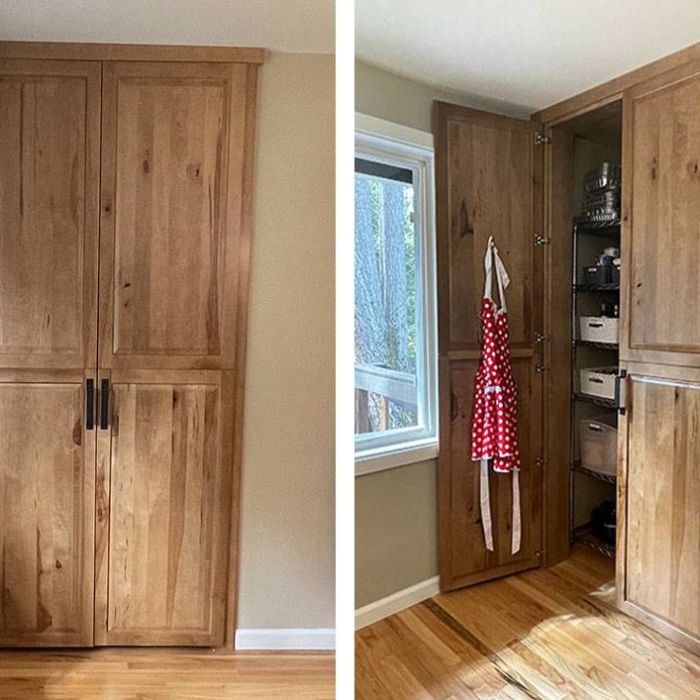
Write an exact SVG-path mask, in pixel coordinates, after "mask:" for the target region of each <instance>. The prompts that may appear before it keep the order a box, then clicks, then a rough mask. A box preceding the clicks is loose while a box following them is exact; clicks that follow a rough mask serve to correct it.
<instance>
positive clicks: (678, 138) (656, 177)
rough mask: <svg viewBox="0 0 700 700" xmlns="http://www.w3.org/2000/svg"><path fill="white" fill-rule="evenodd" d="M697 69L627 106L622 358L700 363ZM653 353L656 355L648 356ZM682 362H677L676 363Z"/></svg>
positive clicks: (699, 84) (699, 76) (699, 75)
mask: <svg viewBox="0 0 700 700" xmlns="http://www.w3.org/2000/svg"><path fill="white" fill-rule="evenodd" d="M698 103H700V71H697V72H695V73H693V74H691V75H688V76H686V77H685V79H683V80H681V81H677V82H673V83H672V84H670V85H668V86H665V87H662V88H659V89H646V88H640V90H639V92H638V94H637V93H635V94H632V95H630V96H629V97H628V99H627V102H626V110H627V111H628V112H629V119H628V120H627V123H626V127H627V128H628V130H629V131H630V133H629V134H627V137H628V150H627V153H626V160H625V177H626V178H630V181H631V191H630V192H629V197H630V199H629V200H628V201H629V202H630V203H631V209H632V211H631V230H630V231H629V232H628V238H629V240H630V242H631V252H630V258H629V275H630V278H629V287H628V293H629V321H628V322H629V325H628V332H629V337H628V338H627V340H628V346H627V347H626V348H624V349H623V352H624V353H625V357H626V358H627V359H635V360H639V361H642V360H647V361H648V360H652V361H654V360H655V361H658V362H669V363H671V364H686V361H685V360H683V359H682V358H678V357H674V355H673V354H674V353H686V354H691V355H693V356H694V357H692V359H691V360H690V362H691V363H693V364H698V363H700V355H699V353H700V306H699V305H698V304H694V303H685V300H690V299H694V298H697V296H698V294H700V282H699V280H698V274H697V270H698V266H699V265H700V245H699V244H698V239H699V237H700V223H699V222H700V118H699V114H698V109H697V105H698ZM649 351H652V352H654V353H655V355H653V356H650V355H648V354H647V353H648V352H649ZM679 360H680V361H679Z"/></svg>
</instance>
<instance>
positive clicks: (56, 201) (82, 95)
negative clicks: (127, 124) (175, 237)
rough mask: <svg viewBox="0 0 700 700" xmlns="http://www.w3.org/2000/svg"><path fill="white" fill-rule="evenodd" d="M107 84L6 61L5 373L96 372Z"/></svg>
mask: <svg viewBox="0 0 700 700" xmlns="http://www.w3.org/2000/svg"><path fill="white" fill-rule="evenodd" d="M100 81H101V68H100V65H99V64H96V63H87V62H85V63H80V62H74V61H18V60H0V164H1V167H0V367H24V368H30V367H33V368H37V369H40V368H46V369H50V368H75V369H78V368H85V367H94V366H95V361H96V329H97V313H96V311H97V303H96V297H97V294H96V284H97V238H98V182H99V162H100V152H99V149H100V136H99V134H100Z"/></svg>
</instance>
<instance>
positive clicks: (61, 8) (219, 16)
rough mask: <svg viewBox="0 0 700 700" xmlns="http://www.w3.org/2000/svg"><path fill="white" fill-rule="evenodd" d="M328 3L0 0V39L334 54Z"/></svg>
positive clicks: (283, 0) (301, 0)
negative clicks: (176, 45) (261, 49)
mask: <svg viewBox="0 0 700 700" xmlns="http://www.w3.org/2000/svg"><path fill="white" fill-rule="evenodd" d="M334 7H335V3H334V2H333V0H192V1H191V2H182V1H179V2H172V1H171V0H0V40H3V39H4V40H12V41H79V42H106V43H126V44H195V45H211V46H261V47H264V48H268V49H272V50H275V51H288V52H291V53H333V52H334V50H335V32H334V24H335V17H334Z"/></svg>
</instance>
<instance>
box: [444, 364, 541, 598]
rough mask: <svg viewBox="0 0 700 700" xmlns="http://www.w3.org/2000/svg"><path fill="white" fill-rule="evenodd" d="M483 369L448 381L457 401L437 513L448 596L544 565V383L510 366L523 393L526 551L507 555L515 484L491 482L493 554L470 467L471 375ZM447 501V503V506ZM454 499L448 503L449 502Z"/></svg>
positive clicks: (475, 471) (461, 370) (467, 367)
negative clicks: (440, 513)
mask: <svg viewBox="0 0 700 700" xmlns="http://www.w3.org/2000/svg"><path fill="white" fill-rule="evenodd" d="M477 367H478V361H476V360H472V361H463V362H455V361H453V362H452V363H451V371H450V375H449V382H450V385H449V386H450V390H451V394H452V399H451V408H450V416H449V418H448V421H449V435H450V437H449V443H447V444H444V443H443V448H442V450H441V454H442V452H449V460H445V459H442V461H441V473H440V480H441V488H440V499H441V503H440V508H441V509H444V510H445V512H448V513H449V516H450V517H449V521H448V522H447V523H445V524H444V525H446V527H444V529H443V530H442V532H441V537H442V538H444V542H443V543H442V544H441V546H442V547H444V549H445V552H447V553H448V554H447V556H446V557H445V559H444V560H443V562H442V563H443V566H444V568H441V572H440V574H441V585H442V588H443V590H447V589H450V588H456V587H458V586H461V585H466V584H469V583H476V582H478V581H481V580H486V579H487V578H493V577H495V576H499V575H504V574H506V573H512V572H513V571H516V570H522V569H526V568H530V567H533V566H538V565H539V563H540V557H539V554H540V553H539V550H540V549H541V543H542V467H541V466H538V465H537V464H536V459H537V457H538V456H539V455H540V454H541V449H542V444H541V435H542V434H541V421H542V414H541V401H542V377H541V375H539V374H537V373H535V371H534V369H533V368H532V359H531V358H522V359H515V360H514V361H513V376H514V379H515V383H516V386H517V387H518V392H519V403H518V431H519V436H520V449H521V452H520V456H521V461H522V470H521V473H520V489H521V508H522V523H523V534H522V547H521V549H520V552H518V553H517V554H515V555H512V554H511V553H510V546H511V532H512V530H511V526H512V492H511V489H512V478H511V477H510V475H505V474H496V473H494V472H491V474H490V489H491V514H492V519H493V530H494V548H495V551H493V552H489V551H488V550H487V549H486V547H485V545H484V535H483V530H482V525H481V513H480V508H479V465H478V463H475V462H472V460H471V418H472V394H473V385H474V373H475V371H476V369H477ZM443 499H444V501H443ZM447 499H449V500H447Z"/></svg>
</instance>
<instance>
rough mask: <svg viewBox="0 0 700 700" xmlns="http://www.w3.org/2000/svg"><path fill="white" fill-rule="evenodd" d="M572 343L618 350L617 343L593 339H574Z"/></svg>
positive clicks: (600, 348)
mask: <svg viewBox="0 0 700 700" xmlns="http://www.w3.org/2000/svg"><path fill="white" fill-rule="evenodd" d="M574 343H575V344H576V345H579V346H583V347H587V348H598V349H599V350H615V351H617V350H619V347H620V346H619V345H618V344H617V343H598V342H595V341H593V340H575V341H574Z"/></svg>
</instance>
